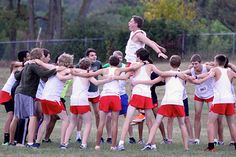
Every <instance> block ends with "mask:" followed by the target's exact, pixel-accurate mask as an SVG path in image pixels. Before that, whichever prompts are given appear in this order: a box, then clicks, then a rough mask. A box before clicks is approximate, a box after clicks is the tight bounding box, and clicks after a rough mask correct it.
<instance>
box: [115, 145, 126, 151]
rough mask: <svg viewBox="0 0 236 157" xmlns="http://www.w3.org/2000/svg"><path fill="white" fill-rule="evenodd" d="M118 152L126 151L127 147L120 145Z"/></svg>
mask: <svg viewBox="0 0 236 157" xmlns="http://www.w3.org/2000/svg"><path fill="white" fill-rule="evenodd" d="M117 150H119V151H124V150H125V146H124V145H123V144H121V145H118V147H117Z"/></svg>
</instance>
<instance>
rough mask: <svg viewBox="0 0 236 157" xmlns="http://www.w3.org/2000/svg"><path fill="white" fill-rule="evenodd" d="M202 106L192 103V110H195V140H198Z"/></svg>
mask: <svg viewBox="0 0 236 157" xmlns="http://www.w3.org/2000/svg"><path fill="white" fill-rule="evenodd" d="M202 106H203V103H202V102H199V101H194V109H195V116H194V133H195V138H196V139H200V132H201V114H202Z"/></svg>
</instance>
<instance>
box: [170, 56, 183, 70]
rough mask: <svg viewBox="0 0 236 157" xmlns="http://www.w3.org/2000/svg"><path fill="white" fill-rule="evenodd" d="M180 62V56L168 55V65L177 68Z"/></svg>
mask: <svg viewBox="0 0 236 157" xmlns="http://www.w3.org/2000/svg"><path fill="white" fill-rule="evenodd" d="M180 64H181V57H180V56H178V55H172V56H171V57H170V65H171V66H172V67H173V68H178V67H179V66H180Z"/></svg>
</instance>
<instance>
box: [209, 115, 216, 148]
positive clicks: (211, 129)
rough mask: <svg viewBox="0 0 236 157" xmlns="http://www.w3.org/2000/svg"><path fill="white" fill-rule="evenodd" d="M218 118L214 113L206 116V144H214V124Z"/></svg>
mask: <svg viewBox="0 0 236 157" xmlns="http://www.w3.org/2000/svg"><path fill="white" fill-rule="evenodd" d="M217 118H218V114H216V113H214V112H209V114H208V122H207V134H208V142H209V143H214V135H215V133H214V132H215V122H216V120H217Z"/></svg>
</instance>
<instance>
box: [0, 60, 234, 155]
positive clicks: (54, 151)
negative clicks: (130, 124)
mask: <svg viewBox="0 0 236 157" xmlns="http://www.w3.org/2000/svg"><path fill="white" fill-rule="evenodd" d="M187 65H188V63H183V64H182V66H181V68H182V69H185V68H186V67H187ZM158 66H159V67H160V69H162V70H167V69H168V65H167V63H161V64H158ZM8 76H9V69H7V68H0V87H1V88H2V86H3V84H4V83H5V81H6V79H7V78H8ZM193 91H194V88H193V85H190V84H188V85H187V92H188V97H189V106H190V118H191V122H192V124H193V117H194V111H193V101H192V100H193ZM156 92H157V94H158V96H159V102H160V101H161V99H162V97H163V93H164V87H159V88H157V89H156ZM68 96H69V94H68ZM67 106H68V105H67ZM0 115H1V116H0V126H1V127H2V128H3V124H4V121H5V117H6V113H5V109H4V107H3V106H1V109H0ZM123 120H124V118H123V117H120V119H119V135H118V140H119V138H120V133H121V128H122V124H123ZM93 121H94V119H93ZM164 121H165V123H166V119H165V120H164ZM235 122H236V119H235ZM206 123H207V108H206V107H204V111H203V114H202V131H201V144H200V145H190V151H188V152H185V151H184V150H183V146H182V143H181V133H180V130H179V128H178V126H177V121H176V120H175V121H174V132H173V140H174V144H172V145H161V144H158V151H155V152H154V151H149V152H146V151H145V152H142V151H141V150H140V149H141V148H142V146H141V145H138V144H134V145H131V144H126V148H127V150H126V151H124V152H118V151H117V152H114V151H110V149H109V148H110V146H109V145H108V144H102V145H101V151H95V150H94V146H95V136H96V128H95V123H93V127H92V131H91V134H90V137H89V142H88V145H89V149H88V150H85V151H81V150H80V149H79V144H77V143H76V142H74V141H75V140H74V139H75V133H74V134H73V137H72V138H71V144H70V148H69V149H67V150H60V149H59V148H58V146H59V134H60V124H61V122H60V121H58V123H57V124H56V127H55V129H54V132H53V133H52V136H51V139H52V140H53V143H52V144H44V143H43V144H42V146H41V147H40V149H37V150H32V149H27V148H18V147H12V146H1V145H0V156H5V157H7V156H25V157H26V156H27V157H28V156H43V157H46V156H60V157H61V156H93V157H97V156H105V157H111V156H113V157H120V156H168V157H172V156H183V157H185V156H193V157H202V156H214V157H218V156H219V157H222V156H236V151H235V150H233V148H232V147H231V148H230V147H229V146H228V143H229V141H230V135H229V131H228V128H227V127H226V125H225V129H224V141H225V145H224V146H218V147H217V152H216V153H208V152H204V151H203V150H204V148H206V146H207V131H206ZM224 124H226V123H225V121H224ZM2 134H3V133H2V129H1V135H2ZM134 135H135V138H136V139H137V138H138V132H137V126H134ZM103 137H104V138H106V131H105V130H104V136H103ZM144 139H145V140H146V139H147V127H146V126H145V129H144ZM156 140H157V143H160V141H161V135H160V132H159V130H158V132H157V136H156ZM0 143H2V137H1V138H0Z"/></svg>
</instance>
